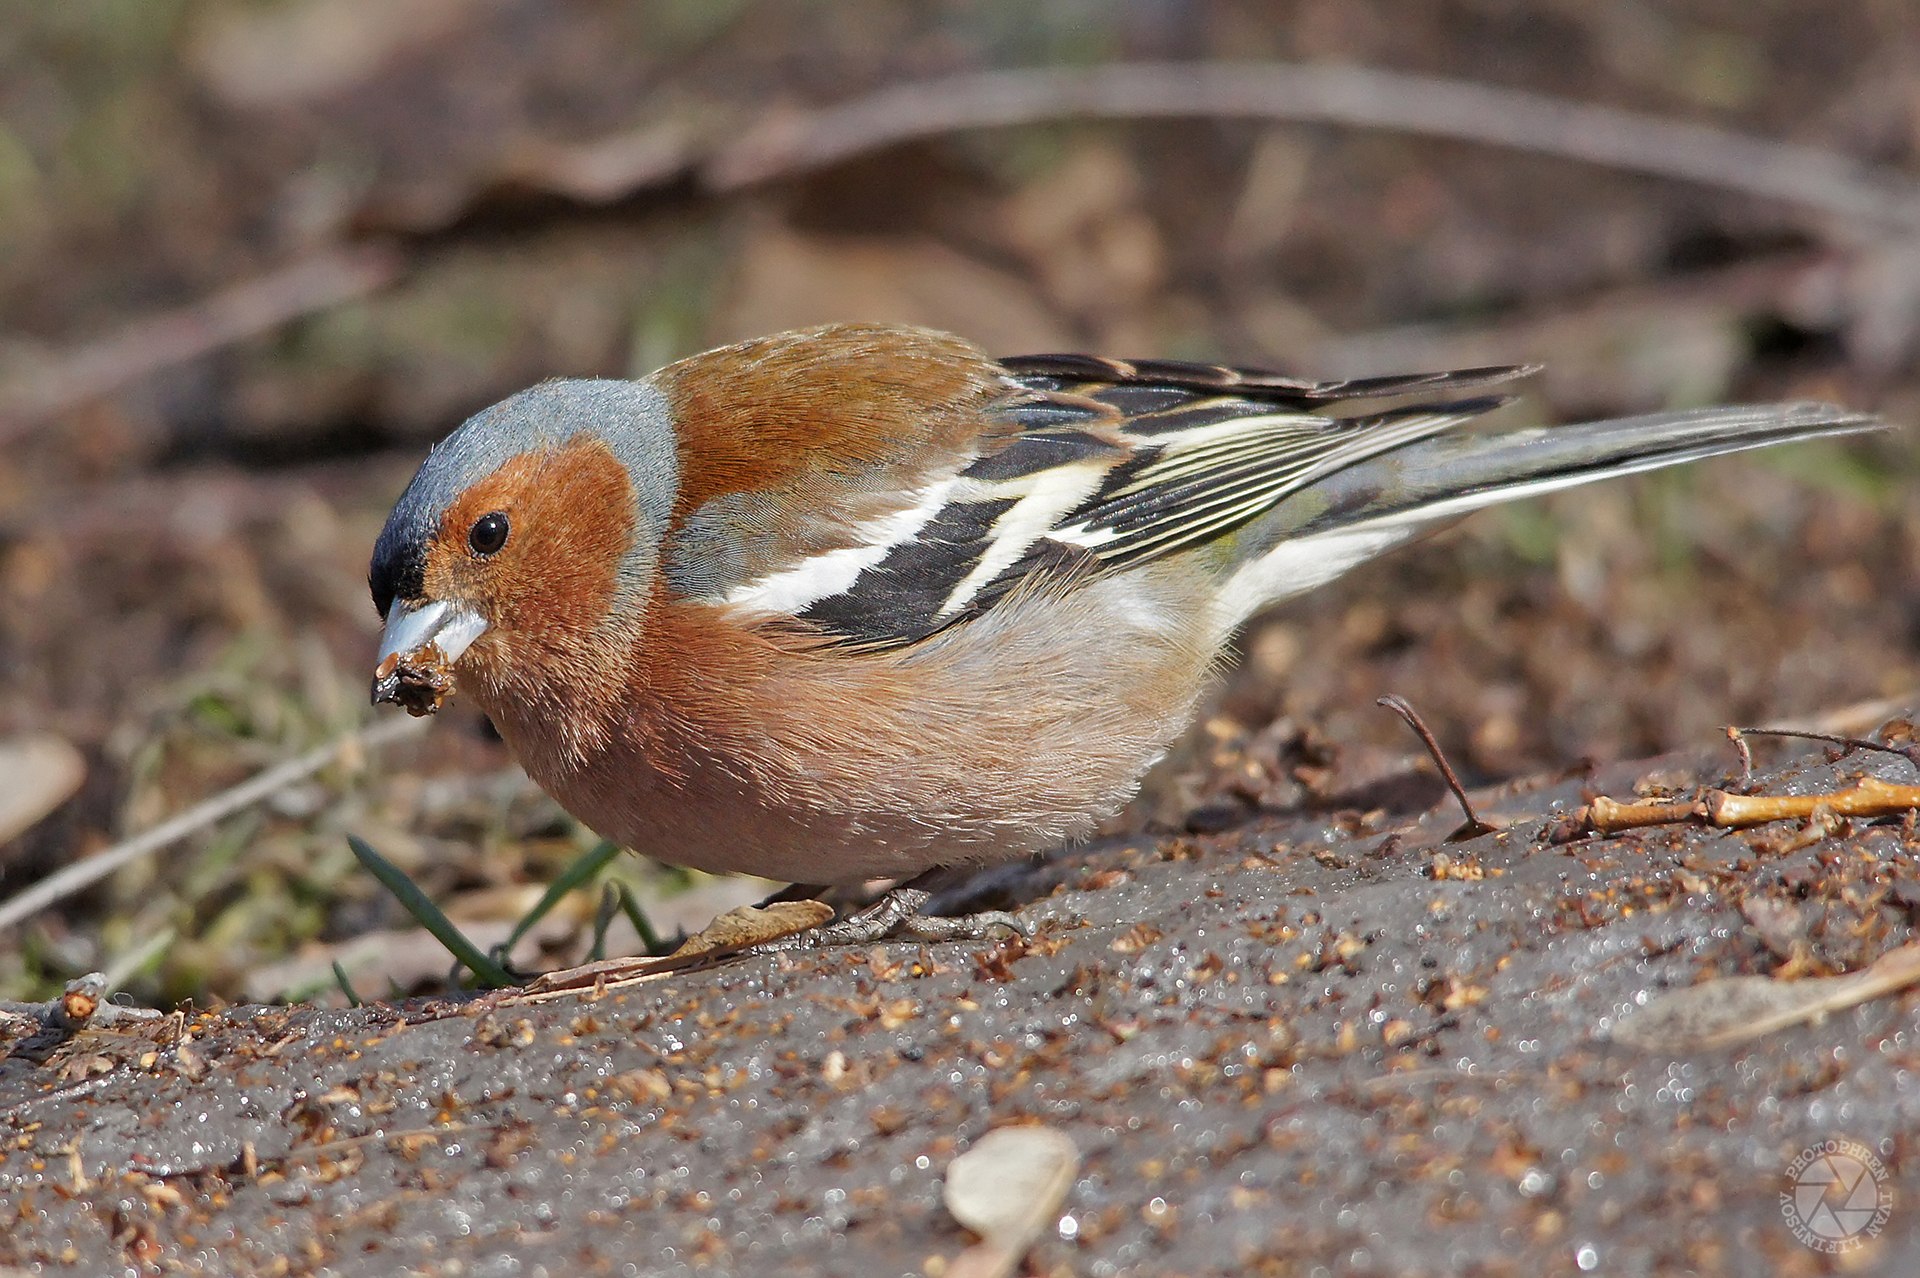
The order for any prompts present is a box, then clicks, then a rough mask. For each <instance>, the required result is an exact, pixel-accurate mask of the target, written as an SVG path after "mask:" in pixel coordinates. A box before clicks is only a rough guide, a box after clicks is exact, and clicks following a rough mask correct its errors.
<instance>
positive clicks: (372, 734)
mask: <svg viewBox="0 0 1920 1278" xmlns="http://www.w3.org/2000/svg"><path fill="white" fill-rule="evenodd" d="M420 726H421V725H420V724H419V723H417V722H416V721H415V720H412V719H407V718H402V717H399V716H393V717H389V718H386V719H382V720H379V721H377V722H375V723H373V724H371V725H370V726H368V727H365V728H358V729H355V730H354V731H352V732H349V733H346V734H344V735H342V736H339V737H336V738H334V739H333V740H332V741H330V742H328V743H327V744H326V745H323V746H317V747H315V748H314V749H312V750H309V751H307V752H306V753H305V754H303V755H301V756H299V757H298V758H295V759H289V760H287V761H286V762H285V763H281V764H276V765H275V766H273V767H271V768H268V769H267V770H266V771H264V772H261V773H257V774H256V775H254V776H252V777H250V778H248V779H247V780H245V781H242V782H241V783H240V784H239V785H236V786H234V787H233V788H231V789H229V790H225V791H222V792H221V793H219V794H216V795H214V796H213V797H212V798H210V799H208V800H206V801H205V802H203V803H197V804H195V805H194V806H193V807H190V808H188V809H187V810H186V811H185V812H182V813H180V814H179V815H177V816H175V817H172V818H171V819H169V820H166V821H162V822H161V823H160V824H159V825H156V826H154V827H153V828H152V829H151V830H148V831H146V832H145V833H143V834H136V835H135V836H134V837H132V838H131V839H127V840H125V841H124V842H122V843H119V844H116V845H115V846H113V847H110V848H108V849H107V850H106V851H104V852H102V853H100V854H99V855H97V856H90V857H88V858H87V859H86V860H84V861H78V862H75V863H74V864H72V865H69V866H68V867H67V868H65V869H64V870H61V871H59V872H58V873H55V874H50V875H48V876H47V877H46V878H44V879H41V880H40V881H39V882H38V883H35V884H34V885H33V886H32V887H30V888H28V889H27V890H26V891H24V892H22V893H20V894H19V895H18V896H15V897H13V898H12V899H11V900H8V901H5V902H0V932H3V931H5V930H6V929H7V928H10V927H12V926H13V925H14V924H16V923H18V922H20V921H21V920H22V919H25V918H28V917H30V916H32V915H34V914H37V913H39V912H40V911H41V910H44V909H46V908H47V907H48V906H49V905H52V904H53V903H54V902H56V901H61V900H64V899H66V898H67V897H69V896H72V895H73V894H74V893H76V892H79V891H82V890H84V889H86V888H89V887H91V886H93V885H94V884H95V883H98V882H99V881H100V880H101V879H104V878H106V877H107V876H108V875H110V874H112V873H114V872H115V871H116V870H118V869H120V868H121V867H122V866H125V865H131V864H132V863H133V862H135V861H138V860H139V859H140V858H141V857H144V856H150V855H152V854H153V853H155V852H158V851H159V850H160V849H161V848H164V847H166V846H167V845H168V844H171V843H177V842H179V841H180V840H181V839H184V838H186V837H187V836H188V835H189V834H192V833H194V832H195V831H198V830H202V829H205V828H206V827H207V826H209V825H212V824H213V823H214V822H216V821H219V820H222V819H224V818H226V817H229V816H231V815H233V814H234V813H235V812H238V811H240V810H241V809H243V808H248V807H252V806H253V805H254V804H256V803H259V802H260V801H261V800H263V799H266V798H268V797H270V796H271V795H273V794H275V793H277V792H278V791H280V790H284V789H286V788H287V787H288V786H290V785H293V784H295V783H296V782H299V781H301V780H304V779H305V778H307V777H309V776H311V775H313V774H314V773H316V772H318V771H320V769H322V768H324V767H326V766H327V765H328V764H330V763H332V762H333V761H334V760H336V759H338V758H339V757H340V756H341V755H342V754H345V753H347V752H348V751H350V750H355V749H361V750H373V749H378V748H379V747H381V746H384V745H388V744H390V743H392V742H394V741H398V740H400V739H401V738H402V737H405V736H408V735H410V734H412V733H414V732H417V731H419V729H420Z"/></svg>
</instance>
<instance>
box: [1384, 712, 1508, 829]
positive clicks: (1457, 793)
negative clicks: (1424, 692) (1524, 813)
mask: <svg viewBox="0 0 1920 1278" xmlns="http://www.w3.org/2000/svg"><path fill="white" fill-rule="evenodd" d="M1374 704H1375V705H1378V706H1385V707H1386V708H1387V709H1389V710H1391V711H1393V712H1394V713H1395V714H1397V715H1399V716H1400V717H1401V718H1402V719H1404V720H1406V724H1407V726H1408V727H1409V728H1412V729H1413V731H1414V735H1415V736H1417V737H1419V738H1420V744H1422V745H1424V746H1426V747H1427V753H1428V754H1429V755H1431V756H1432V758H1433V765H1434V766H1435V767H1436V768H1439V769H1440V776H1441V778H1442V779H1444V780H1445V781H1446V783H1447V789H1449V790H1451V791H1453V797H1454V800H1455V801H1456V802H1458V803H1459V804H1460V811H1462V812H1464V813H1465V814H1466V817H1467V819H1466V822H1465V823H1464V824H1463V825H1461V827H1460V828H1459V829H1457V830H1455V831H1454V832H1453V833H1452V834H1449V835H1448V836H1447V842H1448V843H1458V842H1460V841H1461V840H1463V839H1477V838H1479V837H1480V836H1481V835H1483V834H1497V833H1499V831H1500V827H1499V826H1497V825H1491V824H1489V823H1488V822H1485V821H1482V820H1481V819H1480V818H1479V817H1478V816H1476V815H1475V814H1474V811H1473V804H1472V803H1470V802H1469V801H1468V800H1467V788H1466V787H1465V786H1463V785H1461V784H1460V778H1459V777H1458V776H1457V775H1455V773H1454V771H1453V765H1452V764H1450V763H1448V762H1447V756H1446V753H1445V752H1444V751H1443V750H1441V749H1440V743H1439V742H1438V741H1436V740H1435V739H1434V736H1433V731H1432V729H1430V728H1428V727H1427V721H1426V720H1425V719H1422V718H1421V717H1420V712H1419V711H1418V710H1415V709H1414V708H1413V703H1412V702H1410V701H1408V700H1407V699H1406V698H1405V697H1402V696H1399V695H1398V694H1396V693H1391V692H1390V693H1388V694H1387V695H1386V696H1384V697H1381V698H1380V699H1379V700H1378V701H1376V702H1374Z"/></svg>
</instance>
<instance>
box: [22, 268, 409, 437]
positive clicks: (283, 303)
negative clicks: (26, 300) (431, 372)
mask: <svg viewBox="0 0 1920 1278" xmlns="http://www.w3.org/2000/svg"><path fill="white" fill-rule="evenodd" d="M400 270H401V258H400V255H399V254H398V253H397V252H396V251H395V250H394V249H392V248H391V247H389V246H387V245H383V244H359V245H349V246H342V247H338V248H333V249H330V250H328V251H326V252H324V253H321V254H319V255H318V256H315V257H310V258H306V259H304V260H302V261H298V262H294V263H292V264H291V265H288V266H283V267H280V268H278V269H277V270H273V271H269V272H268V273H267V274H265V275H262V276H259V277H258V278H256V279H251V280H248V281H246V282H244V283H241V284H236V285H234V286H233V287H231V288H228V289H225V290H223V291H221V292H218V293H215V294H213V295H212V296H210V297H204V298H200V299H199V300H197V301H194V302H191V303H189V304H187V305H186V306H183V307H180V308H179V309H178V310H173V311H168V312H166V313H165V314H161V315H154V316H150V317H148V318H146V319H141V320H135V321H134V322H132V323H131V324H128V325H127V326H126V327H125V328H123V329H121V330H120V331H119V332H117V333H113V334H110V335H108V336H106V337H103V338H100V339H98V340H97V341H93V342H89V343H87V344H85V345H83V346H80V347H78V348H76V349H74V350H70V351H67V352H65V353H64V354H59V355H56V356H54V357H53V358H51V359H49V360H46V361H44V362H42V363H40V364H39V366H38V367H37V368H35V369H33V370H32V371H30V372H27V373H24V374H22V375H18V376H15V377H12V378H9V379H8V380H7V381H6V382H5V383H0V442H4V441H6V440H7V439H9V438H11V437H13V436H15V435H18V434H20V433H22V432H23V431H24V430H26V429H27V428H28V427H29V426H32V425H34V424H35V423H37V422H39V421H42V420H44V419H46V418H48V417H52V416H55V415H57V414H59V413H62V412H65V411H67V410H68V409H70V408H73V407H74V406H76V405H78V404H82V403H84V402H86V401H87V400H90V399H95V398H98V397H100V396H102V395H107V394H110V393H112V392H113V391H116V390H118V389H120V388H121V387H122V386H125V385H126V384H127V383H128V382H131V381H134V380H135V379H137V378H140V377H144V376H146V375H147V374H149V373H153V372H157V371H158V370H160V369H163V368H170V367H173V366H174V365H177V364H184V363H186V362H188V361H189V360H193V359H198V358H199V357H200V356H202V355H207V354H210V353H212V352H214V351H217V350H220V349H221V348H223V347H227V346H231V345H233V344H234V343H235V342H240V341H244V340H246V339H247V338H249V337H256V336H258V335H260V334H261V333H265V332H268V331H270V330H272V329H275V328H278V327H280V326H281V325H282V324H285V323H287V322H288V321H290V320H295V319H299V318H300V317H301V316H303V315H311V314H313V313H314V312H316V311H324V310H327V309H329V308H330V307H334V306H338V305H339V304H341V303H342V302H348V301H352V300H354V299H355V298H360V297H365V296H366V295H367V294H369V293H373V292H376V291H378V290H379V289H381V288H384V287H385V286H386V285H388V284H390V283H392V282H393V281H394V279H396V278H397V277H398V276H399V274H400Z"/></svg>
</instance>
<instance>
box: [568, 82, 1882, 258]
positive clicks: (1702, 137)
mask: <svg viewBox="0 0 1920 1278" xmlns="http://www.w3.org/2000/svg"><path fill="white" fill-rule="evenodd" d="M1194 118H1200V119H1242V120H1270V121H1284V122H1287V123H1295V124H1308V123H1317V124H1334V125H1345V126H1349V127H1360V128H1374V129H1383V130H1388V131H1392V132H1398V133H1409V134H1414V135H1417V136H1422V137H1437V138H1448V139H1453V140H1456V141H1463V142H1477V143H1481V144H1483V145H1491V146H1501V147H1507V148H1510V149H1513V150H1520V151H1531V152H1534V153H1536V154H1541V155H1553V156H1559V157H1562V158H1565V159H1573V160H1581V161H1585V162H1586V163H1589V164H1597V165H1603V166H1606V167H1609V168H1616V169H1625V170H1628V171H1631V172H1637V173H1651V174H1655V175H1657V176H1660V177H1666V178H1673V179H1677V180H1679V181H1683V182H1689V183H1693V184H1695V185H1699V186H1711V187H1718V188H1721V189H1724V190H1729V191H1740V192H1743V193H1745V194H1747V195H1753V196H1759V197H1761V198H1763V199H1769V200H1777V201H1780V202H1781V203H1785V204H1794V205H1798V206H1800V207H1802V208H1806V209H1811V210H1813V211H1816V212H1819V213H1822V214H1825V215H1828V216H1831V217H1839V218H1842V219H1845V220H1847V221H1850V222H1855V223H1864V224H1867V225H1870V226H1873V227H1876V228H1878V229H1881V230H1890V231H1896V232H1900V233H1906V234H1911V233H1912V232H1914V231H1916V230H1920V184H1916V183H1915V182H1914V181H1913V179H1912V178H1910V177H1907V176H1906V175H1904V174H1900V173H1896V172H1893V171H1891V170H1882V169H1874V168H1872V167H1871V166H1869V165H1866V164H1863V163H1862V162H1860V161H1858V160H1855V159H1853V158H1852V157H1850V156H1844V155H1838V154H1835V153H1834V152H1832V151H1827V150H1822V149H1821V148H1819V147H1812V146H1802V145H1798V144H1795V143H1790V142H1775V141H1772V140H1769V139H1766V138H1757V137H1753V136H1752V135H1750V134H1743V133H1734V132H1730V131H1728V130H1725V129H1717V128H1713V127H1711V126H1709V125H1702V124H1693V123H1689V122H1686V121H1681V120H1670V119H1663V118H1661V117H1659V116H1652V115H1642V114H1639V113H1637V112H1632V111H1622V110H1619V109H1617V108H1614V107H1605V106H1596V105H1593V104H1589V103H1583V102H1571V101H1568V100H1566V99H1564V98H1553V97H1548V96H1546V95H1544V94H1538V93H1528V92H1526V91H1524V90H1519V89H1504V88H1499V87H1497V86H1494V85H1489V84H1477V83H1474V82H1472V81H1468V80H1449V79H1443V78H1441V77H1438V76H1419V75H1408V74H1406V73H1405V72H1400V71H1388V70H1384V69H1379V68H1374V67H1359V66H1326V65H1303V64H1299V63H1286V62H1229V63H1152V62H1148V63H1120V64H1115V65H1109V66H1101V67H1071V68H1067V67H1041V68H1033V69H1026V70H1017V71H988V72H982V73H978V74H968V75H955V76H949V77H946V78H944V79H936V80H922V81H918V82H914V83H909V84H901V85H895V86H892V87H890V88H886V89H881V90H879V91H877V92H875V93H870V94H867V95H866V96H864V97H859V98H855V99H853V100H852V101H849V102H844V103H841V104H839V105H837V106H831V107H826V108H823V109H820V110H816V111H797V112H796V111H789V112H775V113H770V114H769V115H768V116H766V117H765V118H764V119H763V120H762V121H760V122H759V123H758V124H756V125H753V126H751V127H749V128H747V129H746V130H745V131H744V132H743V133H741V134H739V135H737V140H736V141H733V142H731V143H730V144H729V145H727V146H725V147H723V148H722V149H721V150H720V151H719V152H718V153H717V154H715V155H714V156H712V157H711V158H710V159H708V160H707V161H706V162H705V163H704V164H702V165H700V166H699V172H700V176H701V177H702V179H703V180H704V181H705V183H706V184H707V186H708V187H709V188H710V189H713V190H718V191H732V190H736V189H738V188H740V187H743V186H749V185H752V184H755V183H759V182H765V181H769V180H772V179H775V178H786V177H791V176H794V175H796V174H800V173H805V172H808V171H811V170H815V169H820V168H824V167H826V166H828V165H832V164H837V163H841V162H844V161H846V160H849V159H852V158H854V157H856V156H860V155H865V154H870V153H872V152H874V151H879V150H884V149H886V148H888V147H891V146H897V145H899V144H900V143H903V142H908V141H914V140H917V139H920V138H927V137H937V136H941V135H944V134H948V133H955V132H959V131H962V130H967V129H983V128H1005V127H1008V126H1012V125H1026V124H1040V123H1046V122H1050V121H1057V120H1072V119H1194ZM642 171H643V172H646V173H648V174H651V173H652V172H653V171H654V170H653V167H652V165H651V164H649V165H648V166H644V167H643V169H642ZM601 180H602V182H604V177H602V179H601Z"/></svg>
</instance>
